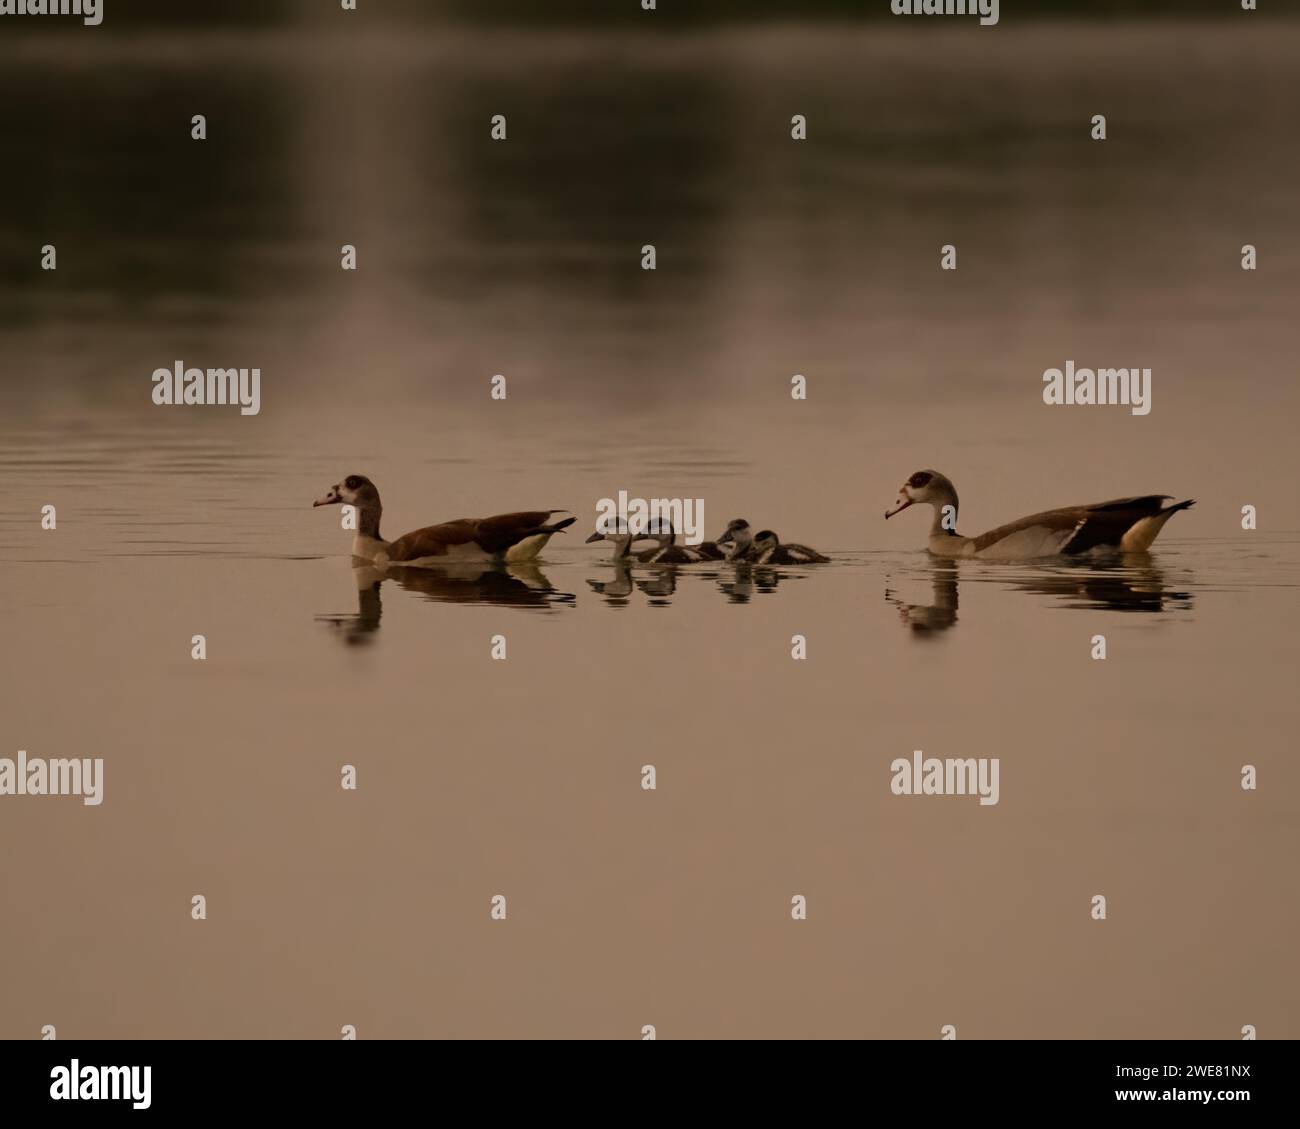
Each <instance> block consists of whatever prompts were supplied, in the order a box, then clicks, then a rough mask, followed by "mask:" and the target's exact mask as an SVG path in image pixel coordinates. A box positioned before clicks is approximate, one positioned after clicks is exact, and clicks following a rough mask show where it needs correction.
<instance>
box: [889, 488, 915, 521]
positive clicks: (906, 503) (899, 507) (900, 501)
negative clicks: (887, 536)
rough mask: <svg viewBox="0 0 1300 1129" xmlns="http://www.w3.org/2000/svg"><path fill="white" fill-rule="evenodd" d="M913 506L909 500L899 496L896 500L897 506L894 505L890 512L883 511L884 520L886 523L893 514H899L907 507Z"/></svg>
mask: <svg viewBox="0 0 1300 1129" xmlns="http://www.w3.org/2000/svg"><path fill="white" fill-rule="evenodd" d="M913 504H914V503H913V502H912V499H911V498H904V497H903V496H902V495H901V494H900V495H899V498H898V505H896V506H895V507H894V508H893V509H892V510H886V511H885V520H886V521H888V520H889V519H890V518H891V517H893V516H894V515H895V514H901V513H902V512H903V511H904V510H905V509H907V507H908V506H910V505H913Z"/></svg>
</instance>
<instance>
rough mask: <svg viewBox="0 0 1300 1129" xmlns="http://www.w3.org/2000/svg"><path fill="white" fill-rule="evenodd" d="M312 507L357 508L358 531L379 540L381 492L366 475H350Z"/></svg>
mask: <svg viewBox="0 0 1300 1129" xmlns="http://www.w3.org/2000/svg"><path fill="white" fill-rule="evenodd" d="M312 506H313V507H315V506H355V507H356V510H357V531H358V532H359V533H361V534H363V535H364V536H366V537H373V538H375V539H376V540H379V539H380V537H379V519H380V517H382V516H383V512H384V507H383V504H382V503H381V502H380V501H379V491H378V489H376V487H375V484H374V483H373V482H371V481H370V479H368V478H367V477H366V476H365V475H364V474H349V475H348V476H347V478H345V479H343V481H342V482H336V483H335V484H334V485H333V486H331V487H330V488H329V489H328V490H327V491H325V493H324V494H322V495H321V496H320V497H319V498H317V499H316V500H315V501H314V502H313V503H312Z"/></svg>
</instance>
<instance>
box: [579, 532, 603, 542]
mask: <svg viewBox="0 0 1300 1129" xmlns="http://www.w3.org/2000/svg"><path fill="white" fill-rule="evenodd" d="M603 540H605V535H604V534H603V533H601V532H599V531H597V532H595V533H593V534H592V535H591V536H590V537H588V538H587V540H586V541H584V542H583V544H584V545H590V544H591V543H592V542H593V541H603Z"/></svg>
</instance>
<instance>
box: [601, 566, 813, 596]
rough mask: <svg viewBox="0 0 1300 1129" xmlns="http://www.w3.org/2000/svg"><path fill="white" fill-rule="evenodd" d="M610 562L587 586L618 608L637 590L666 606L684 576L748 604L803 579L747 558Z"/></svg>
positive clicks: (795, 574) (684, 578) (687, 579)
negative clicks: (702, 564) (703, 562)
mask: <svg viewBox="0 0 1300 1129" xmlns="http://www.w3.org/2000/svg"><path fill="white" fill-rule="evenodd" d="M693 563H696V564H698V563H699V562H693ZM608 564H609V566H610V567H611V568H612V570H613V573H612V575H609V576H608V577H606V578H602V579H597V578H595V577H590V578H588V580H587V587H589V588H590V589H591V590H592V591H593V592H595V593H596V594H597V595H599V596H603V597H604V600H605V603H607V604H609V605H610V606H611V607H618V608H625V607H628V606H629V605H630V604H631V603H632V596H633V594H634V593H637V592H639V593H641V594H642V595H643V596H645V597H646V598H647V600H648V602H649V603H650V604H651V605H652V606H655V607H661V606H667V605H669V604H671V603H672V598H673V596H675V595H676V594H677V587H678V584H679V583H681V582H682V581H683V580H686V581H691V580H702V581H706V582H707V581H713V583H714V584H716V586H717V589H718V591H719V592H721V593H722V594H723V595H724V596H725V597H726V598H727V600H728V601H729V602H731V603H733V604H745V603H748V602H749V600H750V599H751V598H752V597H753V596H754V594H755V593H760V594H762V593H769V592H775V591H776V589H777V586H778V585H780V584H781V583H782V582H784V581H793V580H801V579H804V577H803V576H802V575H801V574H799V573H797V572H787V571H785V570H784V569H779V568H771V567H768V566H762V565H755V564H750V563H748V562H739V563H734V564H733V563H729V562H724V561H710V562H708V564H709V565H710V566H711V567H706V568H698V567H696V568H680V567H679V566H678V565H676V564H662V563H658V562H656V563H654V564H646V563H644V562H638V560H637V559H636V555H635V554H634V555H633V556H631V557H630V558H626V559H614V560H611V561H609V562H608Z"/></svg>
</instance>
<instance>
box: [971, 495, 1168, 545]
mask: <svg viewBox="0 0 1300 1129" xmlns="http://www.w3.org/2000/svg"><path fill="white" fill-rule="evenodd" d="M1168 497H1170V495H1168V494H1142V495H1138V496H1135V497H1132V498H1113V499H1112V500H1111V501H1109V502H1097V503H1094V504H1093V505H1090V506H1061V507H1060V508H1059V509H1055V510H1044V511H1043V512H1042V513H1038V514H1030V515H1029V516H1028V517H1022V518H1020V519H1019V520H1018V521H1012V522H1008V523H1007V524H1006V525H999V526H998V527H997V528H996V529H990V530H989V531H988V532H987V533H982V534H980V536H978V537H976V538H974V539H973V543H974V546H975V551H976V552H977V553H978V552H981V551H983V550H985V549H989V548H991V547H992V546H994V545H996V544H997V543H998V542H999V541H1002V540H1005V539H1006V538H1008V537H1010V536H1011V535H1012V534H1014V533H1021V532H1024V531H1026V530H1031V529H1032V530H1041V531H1042V533H1043V535H1044V537H1045V539H1047V540H1050V541H1051V542H1053V543H1054V544H1055V546H1056V551H1057V552H1059V553H1085V552H1087V551H1088V550H1089V549H1092V548H1095V547H1096V546H1098V545H1116V546H1118V545H1119V543H1120V541H1121V540H1122V539H1123V537H1124V534H1125V532H1126V531H1127V530H1128V529H1129V528H1130V527H1131V526H1132V525H1133V524H1134V523H1135V522H1138V521H1140V520H1142V518H1145V517H1151V516H1153V515H1154V514H1158V513H1159V512H1160V507H1161V503H1162V502H1163V501H1164V500H1165V499H1166V498H1168Z"/></svg>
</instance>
